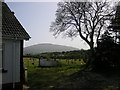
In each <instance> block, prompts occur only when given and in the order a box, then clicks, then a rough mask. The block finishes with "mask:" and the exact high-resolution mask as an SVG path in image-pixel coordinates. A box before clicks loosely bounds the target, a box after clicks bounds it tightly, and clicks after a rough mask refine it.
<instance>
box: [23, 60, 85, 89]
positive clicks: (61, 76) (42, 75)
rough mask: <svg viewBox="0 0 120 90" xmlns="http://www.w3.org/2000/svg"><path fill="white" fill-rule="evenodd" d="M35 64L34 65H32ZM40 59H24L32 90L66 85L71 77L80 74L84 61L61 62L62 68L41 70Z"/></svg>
mask: <svg viewBox="0 0 120 90" xmlns="http://www.w3.org/2000/svg"><path fill="white" fill-rule="evenodd" d="M33 62H34V64H32V63H33ZM38 62H39V61H38V59H30V58H24V64H25V66H26V67H27V68H28V83H29V86H30V90H49V89H51V88H57V87H60V86H62V85H64V84H66V80H69V76H70V75H72V74H74V73H76V72H78V71H79V70H80V68H81V66H82V65H81V63H82V64H84V63H83V61H82V60H81V61H79V60H76V61H74V60H73V61H70V60H69V61H68V60H60V61H59V63H60V66H58V67H50V68H41V67H38Z"/></svg>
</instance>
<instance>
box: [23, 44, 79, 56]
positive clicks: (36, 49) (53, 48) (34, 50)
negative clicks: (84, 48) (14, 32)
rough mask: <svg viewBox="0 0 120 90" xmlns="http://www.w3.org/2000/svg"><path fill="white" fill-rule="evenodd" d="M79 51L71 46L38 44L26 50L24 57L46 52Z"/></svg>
mask: <svg viewBox="0 0 120 90" xmlns="http://www.w3.org/2000/svg"><path fill="white" fill-rule="evenodd" d="M73 50H79V49H78V48H73V47H69V46H63V45H56V44H48V43H46V44H36V45H32V46H28V47H25V48H24V55H26V54H33V55H34V54H39V53H44V52H62V51H73Z"/></svg>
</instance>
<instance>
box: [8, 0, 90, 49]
mask: <svg viewBox="0 0 120 90" xmlns="http://www.w3.org/2000/svg"><path fill="white" fill-rule="evenodd" d="M6 3H7V4H8V6H9V7H10V9H11V10H12V11H14V13H15V16H16V17H17V19H18V20H19V21H20V23H21V24H22V26H23V27H24V28H25V30H26V31H27V32H28V33H29V35H30V36H31V39H30V40H29V41H25V44H24V46H25V47H26V46H30V45H34V44H40V43H52V44H59V45H66V46H72V47H76V48H79V49H87V48H88V46H87V44H86V43H85V42H84V41H82V40H81V39H80V38H79V37H77V38H74V39H73V40H71V39H70V38H62V35H61V36H59V37H58V38H56V39H55V38H54V36H53V35H52V33H50V32H49V28H50V24H51V22H52V21H54V20H55V12H56V10H57V2H6Z"/></svg>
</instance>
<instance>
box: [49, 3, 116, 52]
mask: <svg viewBox="0 0 120 90" xmlns="http://www.w3.org/2000/svg"><path fill="white" fill-rule="evenodd" d="M113 13H114V10H113V9H112V7H111V6H110V3H109V2H59V3H58V9H57V11H56V19H55V21H54V22H52V24H51V26H50V32H53V35H54V36H58V35H59V34H60V33H64V35H66V36H68V37H76V36H78V35H79V36H80V37H81V38H82V39H83V40H84V41H85V42H86V43H87V44H88V45H89V47H90V49H91V50H93V48H94V46H95V45H97V42H98V39H99V38H100V36H101V34H102V33H103V32H104V30H106V29H107V27H108V24H109V20H110V18H111V17H112V15H113Z"/></svg>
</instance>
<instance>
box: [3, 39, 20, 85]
mask: <svg viewBox="0 0 120 90" xmlns="http://www.w3.org/2000/svg"><path fill="white" fill-rule="evenodd" d="M3 45H4V55H3V57H4V59H3V60H4V61H3V64H4V69H5V70H7V72H5V73H3V75H2V76H3V84H4V83H15V82H20V41H16V40H10V39H8V40H7V39H4V40H3Z"/></svg>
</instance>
